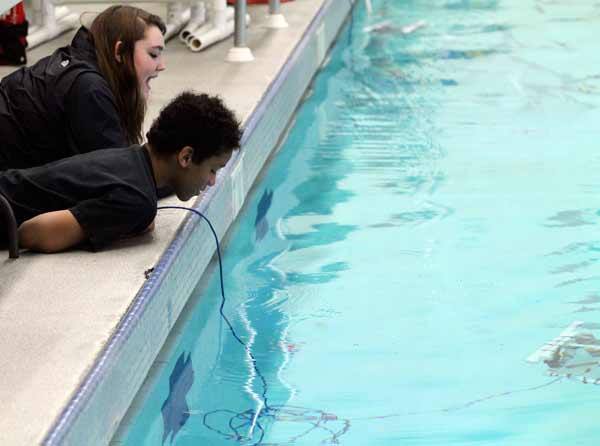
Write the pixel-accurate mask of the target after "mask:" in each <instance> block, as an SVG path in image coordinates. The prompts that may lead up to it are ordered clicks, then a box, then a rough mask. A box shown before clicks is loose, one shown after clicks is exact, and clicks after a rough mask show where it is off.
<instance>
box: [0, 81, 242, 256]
mask: <svg viewBox="0 0 600 446" xmlns="http://www.w3.org/2000/svg"><path fill="white" fill-rule="evenodd" d="M147 138H148V143H147V144H146V145H145V146H133V147H128V148H122V149H104V150H96V151H93V152H90V153H85V154H80V155H75V156H73V157H70V158H65V159H63V160H59V161H55V162H53V163H50V164H48V165H45V166H39V167H33V168H29V169H11V170H7V171H5V172H2V173H0V193H1V194H3V195H4V197H5V198H6V199H7V200H8V202H9V203H10V205H11V207H12V209H13V211H14V214H15V217H16V220H17V224H18V225H20V226H19V230H18V235H19V243H20V245H21V247H22V248H26V249H30V250H33V251H40V252H57V251H62V250H64V249H67V248H69V247H72V246H75V245H78V244H80V243H85V242H89V245H90V247H91V248H92V250H97V249H100V248H102V247H103V246H105V245H107V244H108V243H110V242H113V241H115V240H118V239H120V238H124V237H129V236H132V235H136V234H140V233H143V232H145V231H146V230H148V229H149V228H151V227H152V225H153V222H154V217H155V216H156V204H157V196H156V189H157V188H160V187H165V186H166V187H170V188H172V190H173V191H174V192H175V194H176V195H177V197H178V198H179V199H180V200H184V201H185V200H188V199H190V198H191V197H192V196H194V195H197V194H198V193H199V192H200V191H201V190H203V189H205V188H206V186H212V185H214V184H215V179H216V174H217V171H218V170H219V169H221V168H222V167H224V166H225V165H226V164H227V162H228V161H229V159H230V158H231V155H232V151H233V150H236V149H238V148H239V145H240V139H241V129H240V123H239V122H238V121H237V119H236V117H235V115H234V114H233V112H232V111H231V110H229V109H228V108H227V107H226V106H225V105H224V104H223V102H222V100H221V99H220V98H218V97H216V96H208V95H206V94H201V95H198V94H195V93H191V92H184V93H182V94H180V95H179V96H177V97H176V98H175V99H174V100H173V101H172V102H170V103H169V104H168V105H167V106H166V107H165V108H163V109H162V110H161V112H160V115H159V116H158V118H156V120H155V121H154V123H153V124H152V127H151V128H150V131H149V132H148V134H147ZM0 224H1V220H0ZM0 231H1V232H0V234H1V235H0V236H1V237H5V234H6V232H7V231H6V228H0Z"/></svg>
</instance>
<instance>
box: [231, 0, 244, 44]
mask: <svg viewBox="0 0 600 446" xmlns="http://www.w3.org/2000/svg"><path fill="white" fill-rule="evenodd" d="M246 9H247V8H246V0H235V16H234V20H235V31H234V36H233V46H235V47H237V48H246V47H247V46H248V45H247V44H246Z"/></svg>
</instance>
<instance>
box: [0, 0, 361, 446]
mask: <svg viewBox="0 0 600 446" xmlns="http://www.w3.org/2000/svg"><path fill="white" fill-rule="evenodd" d="M327 3H331V2H330V1H328V0H296V1H294V2H290V3H285V4H283V5H282V12H283V14H284V15H285V17H286V19H287V21H288V23H289V25H290V26H289V28H286V29H281V30H270V29H267V28H266V27H264V22H265V16H266V12H267V9H266V6H262V5H261V6H252V7H249V12H250V14H251V16H252V24H251V26H250V27H249V28H248V32H247V35H248V46H249V47H250V48H251V50H252V52H253V54H254V57H255V60H254V61H253V62H250V63H245V64H232V63H228V62H225V57H226V54H227V52H228V50H229V48H230V47H231V46H232V40H231V39H228V40H226V41H224V42H222V43H220V44H217V45H216V46H214V47H212V48H209V49H208V50H207V51H205V52H201V53H192V52H190V51H189V50H188V49H187V48H186V47H184V46H183V45H182V44H180V42H179V41H178V40H177V39H176V38H175V39H173V40H171V41H170V42H169V43H168V44H167V49H166V51H165V57H166V64H167V70H166V71H165V72H163V73H162V74H161V76H160V77H159V78H158V79H156V80H154V81H153V85H152V87H153V91H152V99H151V102H150V106H149V112H148V116H147V120H146V127H147V126H148V125H149V124H150V122H151V121H152V119H153V118H154V117H155V116H156V115H157V114H158V111H159V109H160V108H161V107H162V106H163V105H164V104H166V103H167V102H168V101H169V100H170V99H171V98H172V97H173V96H175V95H176V94H177V93H178V92H180V91H182V90H184V89H195V90H197V91H202V92H208V93H213V94H219V95H220V96H222V97H223V98H224V100H225V102H226V103H227V104H228V105H229V106H230V107H232V108H233V109H234V110H235V111H236V113H237V115H238V117H239V118H240V119H241V120H242V121H243V122H244V123H245V124H247V122H248V119H249V117H251V116H252V114H253V113H254V112H255V111H256V109H257V106H258V105H259V104H260V102H261V100H262V98H263V97H264V95H265V94H266V92H267V91H268V90H269V87H270V86H271V84H272V83H273V81H274V80H275V79H276V77H277V75H278V73H279V72H280V71H281V70H282V67H284V65H285V64H286V61H287V60H288V58H289V57H290V55H291V54H292V53H293V51H294V49H295V48H296V46H297V45H298V43H299V42H300V41H301V39H302V37H303V35H304V34H305V33H306V30H307V29H308V28H309V26H310V25H311V23H312V22H313V20H314V18H315V16H316V15H317V14H318V12H319V10H320V9H321V8H322V7H323V5H324V4H327ZM342 3H343V4H344V5H345V8H348V4H349V3H348V2H347V1H344V2H342ZM139 5H140V6H141V7H144V8H146V9H149V10H152V11H153V12H161V11H157V10H156V8H157V5H156V4H143V3H140V4H139ZM159 7H160V6H159ZM72 8H73V9H74V10H75V11H77V12H79V11H80V10H102V9H103V8H102V7H98V6H96V5H94V6H93V7H92V6H90V7H89V8H88V7H86V8H81V9H78V8H77V9H76V8H75V7H72ZM161 15H162V16H163V17H164V11H163V13H162V14H161ZM73 34H74V33H69V34H67V35H64V36H62V37H60V38H59V39H57V40H55V41H53V42H51V43H48V44H45V45H42V46H41V47H39V48H36V49H34V50H33V51H31V52H30V53H29V58H30V63H31V62H35V61H36V60H37V59H39V58H40V57H43V56H45V55H47V54H49V53H50V52H51V51H52V50H53V49H54V48H56V47H57V46H62V45H64V44H66V43H68V42H69V41H70V38H71V37H72V35H73ZM13 69H14V68H12V69H11V68H8V67H1V68H0V77H2V76H4V75H6V74H8V73H9V72H11V71H12V70H13ZM289 106H290V107H291V108H295V107H296V104H290V105H289ZM278 137H279V135H278ZM199 199H200V200H201V199H202V197H200V198H199ZM193 203H194V200H192V201H190V202H189V203H187V205H192V204H193ZM161 204H162V205H165V204H180V202H178V201H177V200H176V199H173V198H170V199H166V200H163V202H162V203H161ZM185 217H187V215H186V213H184V212H177V211H160V212H159V213H158V216H157V220H156V230H155V231H154V233H152V234H148V235H145V236H142V237H139V238H136V239H131V240H128V241H124V242H122V243H119V244H116V245H114V246H112V247H111V248H109V249H106V250H105V251H102V252H99V253H89V252H85V251H77V250H75V251H70V252H66V253H61V254H53V255H39V254H31V253H25V252H24V253H22V254H21V257H20V258H19V259H17V260H9V259H8V253H7V251H0V330H1V335H0V401H2V406H1V408H0V444H2V445H24V446H25V445H27V446H30V445H34V444H42V443H44V442H45V439H47V436H48V434H49V432H50V431H51V430H52V429H53V426H55V424H56V423H57V420H58V418H59V417H60V415H61V414H62V413H63V412H64V411H65V408H66V407H67V405H68V404H69V403H70V402H71V401H72V400H73V398H74V396H75V395H76V392H77V390H78V389H79V388H80V386H81V385H82V383H83V382H84V380H85V379H86V377H87V376H88V375H89V374H90V372H91V371H92V369H93V368H94V366H95V364H96V363H97V361H98V359H99V358H100V355H101V353H102V352H103V350H104V349H105V348H106V345H107V343H108V342H109V341H110V339H111V337H112V336H113V335H114V334H115V330H116V328H117V327H118V326H119V324H120V323H121V321H122V320H123V318H124V316H125V315H126V314H127V312H128V310H129V309H130V307H131V306H132V303H133V301H134V298H135V296H136V295H137V293H138V292H139V291H140V289H141V288H142V287H143V285H144V284H145V281H146V278H145V275H144V271H146V270H147V269H149V268H152V267H153V266H155V265H156V264H157V263H158V262H159V260H160V259H161V256H163V254H164V253H165V250H166V249H167V248H168V247H169V245H170V243H171V242H172V240H173V239H174V237H175V236H176V235H177V233H178V232H179V231H181V227H180V226H181V224H182V222H183V221H184V219H185ZM210 249H211V250H212V249H213V248H212V247H211V248H210ZM211 252H212V251H211ZM146 371H147V370H146ZM144 373H145V372H144ZM114 428H115V429H116V426H114ZM113 432H114V430H113ZM111 434H112V433H111ZM60 444H62V443H60ZM69 444H73V443H69ZM79 444H81V443H79ZM87 444H100V443H96V442H90V443H87Z"/></svg>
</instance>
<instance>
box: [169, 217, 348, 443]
mask: <svg viewBox="0 0 600 446" xmlns="http://www.w3.org/2000/svg"><path fill="white" fill-rule="evenodd" d="M157 209H180V210H185V211H190V212H193V213H194V214H196V215H198V216H199V217H201V218H202V219H203V220H204V221H206V223H208V227H209V228H210V230H211V232H212V234H213V237H214V239H215V243H216V246H217V258H218V260H219V280H220V285H221V306H220V307H219V313H220V314H221V317H222V318H223V320H225V322H226V323H227V326H228V327H229V331H231V334H232V335H233V337H234V338H235V339H236V340H237V341H238V342H239V343H240V344H241V345H242V346H243V347H244V349H245V350H246V353H247V354H248V356H250V358H251V360H252V366H253V367H254V370H255V372H256V374H257V375H258V376H259V377H260V380H261V382H262V385H263V392H262V400H263V403H264V407H262V408H260V409H259V411H258V413H257V412H256V411H255V410H254V409H248V410H245V411H243V412H235V411H232V410H228V409H217V410H213V411H210V412H207V413H205V414H204V417H203V424H204V426H205V427H206V428H208V429H210V430H212V431H213V432H216V433H218V434H219V435H222V436H223V437H225V438H227V439H231V440H237V441H241V440H248V437H247V436H246V435H243V434H242V433H241V432H242V430H243V429H244V428H248V427H252V426H253V425H254V428H256V429H257V430H258V432H259V434H258V435H259V437H258V439H257V441H256V442H255V443H253V446H256V445H260V444H261V443H262V441H263V438H264V435H265V428H264V427H263V425H262V424H261V422H260V421H261V420H263V419H272V420H276V419H278V418H277V417H278V416H279V419H282V420H284V419H285V421H299V422H306V423H309V424H310V425H311V426H310V427H309V428H308V429H307V430H306V431H305V432H303V433H300V434H299V435H297V436H296V437H294V441H295V440H296V439H299V438H301V437H303V436H305V435H308V434H309V433H310V432H312V431H314V430H316V429H322V430H324V431H326V432H328V433H329V434H330V437H329V439H328V440H329V441H330V442H333V443H337V442H338V439H339V437H341V436H342V435H344V434H345V433H346V432H347V431H348V430H349V429H350V421H349V420H341V419H338V418H337V416H336V415H334V414H331V413H328V412H325V411H322V410H314V409H308V408H304V407H296V406H279V405H278V406H271V405H269V403H268V398H267V391H268V386H267V380H266V379H265V377H264V375H263V374H262V372H261V371H260V369H259V368H258V364H257V362H256V358H255V356H254V355H253V354H252V352H251V351H250V348H249V347H248V345H247V344H246V343H245V342H244V341H243V340H242V339H241V338H240V337H239V336H238V334H237V333H236V331H235V329H234V328H233V325H232V324H231V322H230V321H229V319H228V318H227V316H226V315H225V313H224V310H223V309H224V307H225V300H226V298H225V285H224V282H223V261H222V257H221V246H220V243H219V237H218V236H217V232H216V231H215V229H214V227H213V225H212V223H211V222H210V220H209V219H208V218H207V217H206V216H205V215H204V214H202V213H201V212H200V211H198V210H196V209H193V208H189V207H185V206H159V207H158V208H157ZM218 414H227V415H228V416H229V417H230V418H229V423H228V425H229V430H230V432H231V433H228V432H224V431H222V430H220V429H218V428H215V427H213V426H212V425H211V424H210V422H209V421H210V418H211V417H212V416H214V415H218ZM332 421H340V422H342V425H341V428H340V429H338V430H337V431H336V430H334V429H332V428H331V427H330V426H326V424H327V423H329V424H331V422H332ZM254 428H253V429H254ZM252 434H254V432H252ZM286 444H287V443H286Z"/></svg>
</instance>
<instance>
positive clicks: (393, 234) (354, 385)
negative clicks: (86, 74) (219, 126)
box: [115, 0, 600, 446]
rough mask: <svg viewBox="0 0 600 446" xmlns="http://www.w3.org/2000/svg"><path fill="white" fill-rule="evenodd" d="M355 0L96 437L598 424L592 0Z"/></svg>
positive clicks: (266, 438)
mask: <svg viewBox="0 0 600 446" xmlns="http://www.w3.org/2000/svg"><path fill="white" fill-rule="evenodd" d="M425 3H427V4H425ZM373 6H374V11H373V14H372V15H371V16H370V17H369V16H367V15H366V13H365V11H364V10H362V9H360V8H358V9H357V10H356V11H355V13H354V16H353V18H352V20H351V22H350V23H349V25H348V27H347V29H346V30H345V31H344V32H343V33H342V34H341V35H340V37H339V41H338V44H337V46H336V47H335V48H334V50H333V52H332V54H331V59H330V61H329V63H328V64H327V65H326V66H325V67H324V69H323V70H322V72H321V73H320V74H319V76H318V77H317V79H316V80H315V82H314V84H313V86H312V89H311V91H310V94H309V96H308V98H307V99H306V101H305V103H304V104H303V106H302V108H301V109H300V110H299V112H298V114H297V117H296V123H295V125H294V126H293V128H292V129H291V131H290V134H289V136H288V138H287V141H286V142H285V144H284V145H283V147H282V148H281V150H280V152H279V153H278V154H277V156H276V158H275V159H274V160H273V161H272V163H271V166H270V167H269V170H268V172H267V173H265V175H264V177H263V178H261V180H260V182H259V183H258V185H257V186H256V188H255V190H254V191H253V193H252V195H251V196H249V197H248V200H247V203H246V206H245V209H244V210H243V212H242V214H241V216H240V218H239V220H238V222H237V223H236V225H235V226H234V227H233V228H232V230H231V232H230V235H229V237H228V240H227V241H226V243H225V246H224V276H225V287H226V293H227V303H226V305H225V307H224V312H225V314H226V315H227V316H228V318H229V319H230V320H231V322H232V324H233V327H234V329H235V331H236V333H237V334H238V335H239V336H240V337H241V339H242V340H243V341H244V342H245V343H246V344H247V345H248V346H249V351H250V352H251V353H252V355H253V356H254V357H255V358H256V364H257V367H258V372H257V370H256V369H255V368H254V367H253V365H252V359H251V357H250V356H249V353H248V351H247V350H245V349H244V348H243V346H241V345H240V344H239V343H238V342H237V341H236V340H235V338H234V337H233V336H232V334H231V333H230V331H229V329H228V327H227V325H226V323H225V322H224V320H223V319H222V318H221V316H220V314H219V305H220V295H219V282H218V274H214V273H213V274H210V275H208V276H207V277H206V278H205V281H204V282H205V283H202V284H200V285H199V286H198V288H197V292H196V293H195V296H194V298H193V299H192V301H191V302H190V303H189V305H188V306H187V307H186V310H185V311H184V315H183V316H182V318H181V320H180V321H179V322H178V324H177V327H176V330H175V332H174V333H173V335H172V337H171V339H170V340H169V342H168V344H167V345H166V346H165V348H164V351H163V353H162V354H161V355H160V357H159V360H158V362H157V364H156V367H155V369H154V371H153V373H152V374H151V375H150V376H149V378H148V380H147V385H146V386H145V388H144V391H143V392H141V393H140V395H139V396H138V398H137V401H136V403H135V405H134V409H133V410H132V416H131V418H130V419H129V421H128V422H127V425H126V426H125V427H123V429H122V431H121V432H120V433H119V435H118V436H117V438H116V439H115V444H124V445H160V444H175V445H192V444H194V445H197V444H209V445H211V446H212V445H221V444H222V445H225V444H232V443H235V442H243V443H245V444H263V445H267V444H271V445H273V444H281V445H283V444H301V445H313V444H320V443H321V442H325V443H335V442H339V443H340V444H345V445H365V444H368V445H391V444H403V445H427V444H431V445H447V444H456V445H463V444H464V445H466V444H486V445H503V446H505V445H524V444H527V445H544V446H547V445H561V446H562V445H565V444H579V445H596V444H597V443H598V441H599V440H600V426H599V425H598V423H597V422H596V420H595V417H594V416H593V415H594V411H595V410H598V409H599V408H600V398H598V396H597V393H598V392H599V391H600V388H598V387H595V386H593V385H592V384H590V383H593V382H595V380H596V379H598V378H600V371H598V363H597V361H596V358H598V355H599V354H600V348H599V347H600V346H598V345H597V343H596V340H595V339H596V338H597V337H600V333H599V331H600V330H599V328H600V325H598V323H599V322H600V321H598V319H597V313H598V310H599V309H600V305H598V302H600V294H598V291H597V286H598V282H599V279H600V276H599V275H597V274H596V273H595V269H594V266H595V264H596V261H597V259H598V257H599V256H600V237H599V236H598V234H597V224H596V222H597V220H598V218H599V217H600V211H599V210H598V207H597V206H596V200H595V198H596V195H597V194H598V193H599V192H600V180H598V179H597V175H596V172H597V171H598V167H600V154H598V152H597V150H596V147H597V139H598V138H597V137H598V130H597V122H598V118H599V117H600V112H599V111H598V106H599V105H600V63H599V62H598V58H597V57H596V54H597V44H596V43H594V42H595V41H596V40H597V39H595V37H594V31H595V30H596V29H597V25H598V22H599V21H600V7H598V6H596V5H593V4H584V2H581V3H579V4H572V3H569V4H567V3H566V2H565V3H561V2H550V1H537V2H534V1H531V2H523V1H517V0H507V1H501V0H497V1H492V0H488V1H485V0H480V1H474V0H473V1H467V0H462V1H460V0H454V1H432V2H410V1H402V2H399V1H391V0H390V1H375V2H374V4H373ZM421 20H422V21H424V23H422V24H424V25H426V26H423V27H421V28H418V29H416V30H414V31H413V32H409V31H411V29H409V28H403V26H405V25H409V24H415V23H418V22H419V21H421ZM575 321H579V322H578V323H577V324H575V325H572V323H573V322H575ZM569 326H572V327H574V328H573V330H572V331H570V332H565V329H566V328H567V327H569ZM561 333H562V334H564V336H563V337H562V338H558V339H557V337H558V336H559V335H560V334H561ZM553 340H554V343H553V344H551V345H548V344H546V343H548V342H549V341H553ZM536 352H537V353H540V352H541V356H540V355H537V356H536ZM528 358H529V359H530V361H529V362H528V361H527V359H528ZM540 358H541V360H540V361H537V362H535V360H538V359H540ZM543 359H546V362H544V361H543ZM259 373H260V375H259ZM262 378H264V382H266V383H267V391H266V396H267V398H268V402H267V406H271V407H272V408H274V410H273V411H271V412H270V414H272V415H273V416H266V415H265V414H267V415H269V412H268V411H265V409H264V408H265V404H264V395H263V393H264V385H263V381H262ZM584 381H585V382H587V383H588V384H584ZM240 414H241V415H240Z"/></svg>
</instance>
